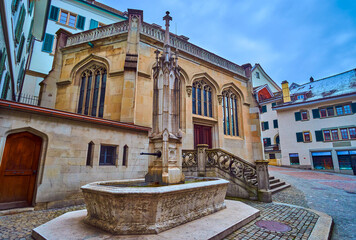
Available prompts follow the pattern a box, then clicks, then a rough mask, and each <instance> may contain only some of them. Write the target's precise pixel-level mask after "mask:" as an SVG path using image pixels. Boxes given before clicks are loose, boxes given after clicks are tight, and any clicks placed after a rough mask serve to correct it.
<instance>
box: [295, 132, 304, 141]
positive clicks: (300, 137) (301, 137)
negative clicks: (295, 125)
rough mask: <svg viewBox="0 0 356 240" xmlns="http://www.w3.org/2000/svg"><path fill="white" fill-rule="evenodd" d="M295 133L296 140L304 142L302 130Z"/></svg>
mask: <svg viewBox="0 0 356 240" xmlns="http://www.w3.org/2000/svg"><path fill="white" fill-rule="evenodd" d="M296 135H297V142H304V139H303V133H302V132H297V133H296Z"/></svg>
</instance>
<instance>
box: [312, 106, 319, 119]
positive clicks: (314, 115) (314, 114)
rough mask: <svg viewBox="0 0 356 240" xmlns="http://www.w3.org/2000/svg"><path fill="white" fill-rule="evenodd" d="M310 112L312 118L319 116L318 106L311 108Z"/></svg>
mask: <svg viewBox="0 0 356 240" xmlns="http://www.w3.org/2000/svg"><path fill="white" fill-rule="evenodd" d="M312 112H313V118H320V112H319V109H318V108H317V109H313V110H312Z"/></svg>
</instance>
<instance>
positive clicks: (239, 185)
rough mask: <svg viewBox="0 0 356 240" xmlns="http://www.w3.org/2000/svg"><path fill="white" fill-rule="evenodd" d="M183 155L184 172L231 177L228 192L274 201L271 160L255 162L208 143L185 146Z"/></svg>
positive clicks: (244, 196)
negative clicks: (212, 147)
mask: <svg viewBox="0 0 356 240" xmlns="http://www.w3.org/2000/svg"><path fill="white" fill-rule="evenodd" d="M182 157H183V161H182V166H183V170H184V172H185V174H188V175H193V176H199V177H207V176H209V177H211V176H214V177H221V178H225V179H227V180H229V181H230V186H229V190H228V194H230V195H231V196H235V197H242V198H250V199H258V200H260V201H263V202H270V201H272V197H271V192H270V191H269V174H268V161H264V160H258V161H255V164H253V163H250V162H248V161H246V160H244V159H242V158H240V157H238V156H235V155H233V154H231V153H229V152H227V151H225V150H223V149H220V148H214V149H208V145H206V144H200V145H198V146H197V149H194V150H183V154H182ZM233 185H234V186H233Z"/></svg>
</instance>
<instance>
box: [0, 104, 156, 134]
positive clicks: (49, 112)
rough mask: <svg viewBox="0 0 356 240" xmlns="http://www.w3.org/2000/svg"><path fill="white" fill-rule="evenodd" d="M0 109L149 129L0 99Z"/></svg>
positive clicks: (145, 130) (128, 127)
mask: <svg viewBox="0 0 356 240" xmlns="http://www.w3.org/2000/svg"><path fill="white" fill-rule="evenodd" d="M0 108H5V109H9V110H16V111H21V112H29V113H32V114H41V115H47V116H51V117H57V118H66V119H71V120H74V121H81V122H89V123H92V124H101V125H106V126H110V127H116V128H123V129H129V130H133V131H140V132H148V131H150V129H151V128H149V127H143V126H139V125H135V124H131V123H123V122H118V121H112V120H108V119H103V118H98V117H91V116H86V115H81V114H78V113H71V112H66V111H61V110H56V109H50V108H44V107H39V106H34V105H29V104H24V103H18V102H12V101H7V100H3V99H0Z"/></svg>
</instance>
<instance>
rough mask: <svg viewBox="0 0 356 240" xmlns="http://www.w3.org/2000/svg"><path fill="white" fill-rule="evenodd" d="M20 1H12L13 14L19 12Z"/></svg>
mask: <svg viewBox="0 0 356 240" xmlns="http://www.w3.org/2000/svg"><path fill="white" fill-rule="evenodd" d="M19 3H20V0H12V3H11V11H12V13H14V12H16V11H17V7H18V6H19Z"/></svg>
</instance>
